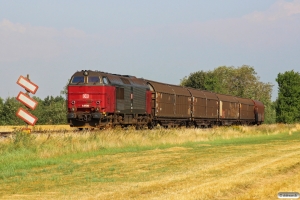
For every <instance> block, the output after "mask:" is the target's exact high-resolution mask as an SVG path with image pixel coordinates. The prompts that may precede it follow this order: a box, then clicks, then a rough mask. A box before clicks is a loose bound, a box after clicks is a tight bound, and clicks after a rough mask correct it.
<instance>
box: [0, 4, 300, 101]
mask: <svg viewBox="0 0 300 200" xmlns="http://www.w3.org/2000/svg"><path fill="white" fill-rule="evenodd" d="M299 63H300V0H263V1H262V0H243V1H241V0H226V1H224V0H209V1H207V0H163V1H162V0H151V1H149V0H147V1H146V0H105V1H104V0H88V1H83V0H81V1H79V0H63V1H62V0H28V1H22V0H0V79H1V84H0V97H1V98H2V99H6V98H7V97H15V96H17V95H18V93H19V91H24V89H23V88H21V87H20V86H19V85H17V84H16V81H17V80H18V78H19V76H20V75H22V76H26V75H27V74H29V76H30V79H31V81H32V82H34V83H35V84H37V85H38V86H39V89H38V91H37V93H36V94H35V96H37V97H40V98H42V99H43V98H45V97H47V96H48V95H49V96H50V95H52V96H58V95H60V91H61V90H62V89H63V87H64V86H65V85H66V84H67V81H68V79H70V77H71V76H72V74H73V73H75V72H76V71H81V70H99V71H105V72H109V73H116V74H124V75H133V76H136V77H139V78H146V79H150V80H154V81H158V82H164V83H170V84H179V83H180V80H181V79H182V78H183V77H185V76H188V75H189V74H190V73H192V72H196V71H200V70H203V71H209V70H214V69H215V68H217V67H219V66H234V67H240V66H242V65H249V66H252V67H254V69H255V71H256V72H257V75H258V76H259V77H260V81H261V82H264V83H271V84H273V85H274V87H273V92H272V100H276V98H277V93H278V86H277V83H276V78H277V75H278V73H284V72H285V71H290V70H294V71H296V72H300V65H299Z"/></svg>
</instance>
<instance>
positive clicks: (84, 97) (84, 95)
mask: <svg viewBox="0 0 300 200" xmlns="http://www.w3.org/2000/svg"><path fill="white" fill-rule="evenodd" d="M82 98H83V99H88V98H90V95H89V94H83V95H82Z"/></svg>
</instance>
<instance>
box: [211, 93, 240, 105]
mask: <svg viewBox="0 0 300 200" xmlns="http://www.w3.org/2000/svg"><path fill="white" fill-rule="evenodd" d="M216 95H217V97H218V98H219V100H220V101H228V102H234V103H238V100H237V99H236V98H235V97H234V96H230V95H225V94H216Z"/></svg>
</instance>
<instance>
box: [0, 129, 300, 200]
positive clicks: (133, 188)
mask: <svg viewBox="0 0 300 200" xmlns="http://www.w3.org/2000/svg"><path fill="white" fill-rule="evenodd" d="M0 185H1V190H0V199H120V200H121V199H122V200H123V199H241V200H242V199H277V193H278V192H288V191H293V192H300V125H262V126H259V127H225V128H214V129H180V130H164V129H159V130H143V131H135V130H106V131H102V132H76V133H73V134H72V133H68V134H43V135H23V134H19V135H16V136H14V137H11V138H6V139H2V140H1V143H0Z"/></svg>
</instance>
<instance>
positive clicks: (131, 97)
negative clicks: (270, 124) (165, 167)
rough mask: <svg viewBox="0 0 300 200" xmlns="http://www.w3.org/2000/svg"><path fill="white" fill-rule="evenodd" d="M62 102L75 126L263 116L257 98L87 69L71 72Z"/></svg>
mask: <svg viewBox="0 0 300 200" xmlns="http://www.w3.org/2000/svg"><path fill="white" fill-rule="evenodd" d="M67 102H68V114H67V118H68V122H69V124H70V126H72V127H78V128H100V129H101V128H107V127H114V126H121V127H127V126H134V127H136V128H137V129H140V128H144V127H148V128H153V127H154V126H156V125H160V126H163V127H177V126H186V127H189V126H194V127H211V126H214V125H233V124H235V125H254V124H258V125H259V124H261V123H263V121H264V105H263V104H262V103H261V102H260V101H256V100H251V99H245V98H240V97H234V96H230V95H222V94H217V93H213V92H210V91H203V90H197V89H193V88H186V87H182V86H177V85H170V84H164V83H159V82H155V81H151V80H145V79H140V78H136V77H134V76H129V75H118V74H110V73H106V72H101V71H91V70H82V71H78V72H76V73H75V74H74V75H73V76H72V77H71V80H70V82H69V84H68V100H67Z"/></svg>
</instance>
